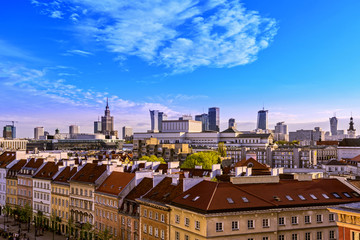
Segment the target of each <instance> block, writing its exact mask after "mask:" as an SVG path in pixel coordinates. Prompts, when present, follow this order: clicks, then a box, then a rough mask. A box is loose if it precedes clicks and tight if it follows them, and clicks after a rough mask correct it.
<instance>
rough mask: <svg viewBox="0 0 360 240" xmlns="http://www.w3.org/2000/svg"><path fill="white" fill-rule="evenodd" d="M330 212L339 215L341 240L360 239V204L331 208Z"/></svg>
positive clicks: (338, 223)
mask: <svg viewBox="0 0 360 240" xmlns="http://www.w3.org/2000/svg"><path fill="white" fill-rule="evenodd" d="M329 210H330V212H332V213H334V214H336V215H337V218H336V219H337V226H338V228H339V229H338V231H339V238H338V239H339V240H357V239H360V203H359V202H357V203H349V204H344V205H339V206H336V207H330V208H329Z"/></svg>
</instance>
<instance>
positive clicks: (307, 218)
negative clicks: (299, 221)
mask: <svg viewBox="0 0 360 240" xmlns="http://www.w3.org/2000/svg"><path fill="white" fill-rule="evenodd" d="M305 223H307V224H309V223H311V217H310V216H309V215H307V216H305Z"/></svg>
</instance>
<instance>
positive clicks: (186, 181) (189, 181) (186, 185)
mask: <svg viewBox="0 0 360 240" xmlns="http://www.w3.org/2000/svg"><path fill="white" fill-rule="evenodd" d="M203 180H204V179H203V178H183V192H185V191H187V190H189V189H190V188H192V187H193V186H195V185H197V184H198V183H200V182H202V181H203Z"/></svg>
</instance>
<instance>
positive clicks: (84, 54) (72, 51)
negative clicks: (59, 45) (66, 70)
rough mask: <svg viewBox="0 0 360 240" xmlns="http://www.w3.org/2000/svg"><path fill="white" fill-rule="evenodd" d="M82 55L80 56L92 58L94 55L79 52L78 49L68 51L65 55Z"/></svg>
mask: <svg viewBox="0 0 360 240" xmlns="http://www.w3.org/2000/svg"><path fill="white" fill-rule="evenodd" d="M73 54H76V55H80V56H90V55H93V53H91V52H87V51H83V50H78V49H73V50H68V51H66V53H65V54H64V55H73Z"/></svg>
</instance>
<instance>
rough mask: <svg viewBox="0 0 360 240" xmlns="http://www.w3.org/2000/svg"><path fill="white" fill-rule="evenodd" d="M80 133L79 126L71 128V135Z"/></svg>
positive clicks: (71, 126)
mask: <svg viewBox="0 0 360 240" xmlns="http://www.w3.org/2000/svg"><path fill="white" fill-rule="evenodd" d="M79 133H80V127H79V126H78V125H70V126H69V134H70V135H74V134H79Z"/></svg>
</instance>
